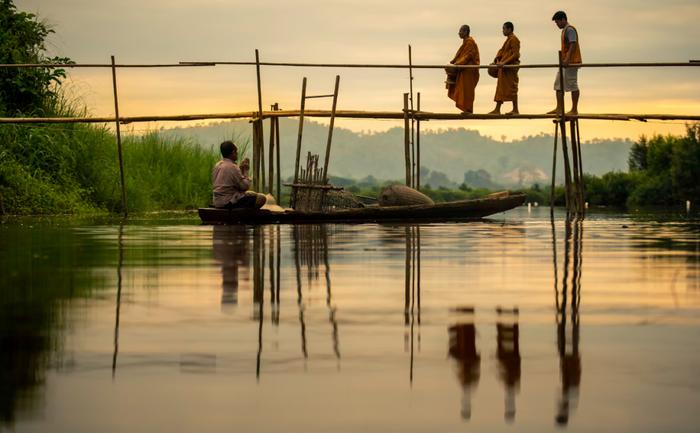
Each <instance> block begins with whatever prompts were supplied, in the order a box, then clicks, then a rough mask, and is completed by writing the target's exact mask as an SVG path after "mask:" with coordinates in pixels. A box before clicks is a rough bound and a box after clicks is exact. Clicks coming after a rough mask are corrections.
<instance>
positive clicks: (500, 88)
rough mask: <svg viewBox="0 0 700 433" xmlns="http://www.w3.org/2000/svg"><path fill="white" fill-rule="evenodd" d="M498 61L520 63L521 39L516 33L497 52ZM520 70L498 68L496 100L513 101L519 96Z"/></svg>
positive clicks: (508, 63)
mask: <svg viewBox="0 0 700 433" xmlns="http://www.w3.org/2000/svg"><path fill="white" fill-rule="evenodd" d="M496 62H497V63H503V64H506V65H518V64H520V39H518V38H517V37H516V36H515V35H514V34H511V35H509V36H508V37H507V38H506V41H505V42H503V46H502V47H501V49H500V50H498V53H497V54H496ZM518 81H519V80H518V70H517V69H511V68H508V69H504V68H499V69H498V83H497V84H496V95H495V96H494V97H493V100H494V101H496V102H504V101H512V100H513V99H515V98H516V97H517V96H518Z"/></svg>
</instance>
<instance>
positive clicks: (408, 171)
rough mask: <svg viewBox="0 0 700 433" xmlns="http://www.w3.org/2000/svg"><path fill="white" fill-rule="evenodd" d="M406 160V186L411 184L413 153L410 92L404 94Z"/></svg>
mask: <svg viewBox="0 0 700 433" xmlns="http://www.w3.org/2000/svg"><path fill="white" fill-rule="evenodd" d="M403 129H404V138H403V146H404V161H405V165H406V186H411V161H410V158H411V155H410V154H409V146H410V144H409V141H410V137H409V133H410V131H409V125H408V93H404V94H403Z"/></svg>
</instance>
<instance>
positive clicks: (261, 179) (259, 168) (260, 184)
mask: <svg viewBox="0 0 700 433" xmlns="http://www.w3.org/2000/svg"><path fill="white" fill-rule="evenodd" d="M255 73H256V77H257V83H258V119H259V120H260V125H259V126H258V128H260V131H259V136H258V140H259V142H258V146H257V158H253V159H255V160H256V162H257V165H256V166H255V179H256V181H255V184H256V185H257V188H256V189H257V190H258V191H259V190H260V189H261V188H264V185H265V137H264V135H263V125H262V114H263V109H262V82H261V79H260V53H259V52H258V50H257V48H256V49H255ZM255 151H256V146H253V152H255Z"/></svg>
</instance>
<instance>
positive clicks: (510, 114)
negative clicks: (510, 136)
mask: <svg viewBox="0 0 700 433" xmlns="http://www.w3.org/2000/svg"><path fill="white" fill-rule="evenodd" d="M514 114H520V112H519V111H518V110H513V111H509V112H507V113H506V116H512V115H514Z"/></svg>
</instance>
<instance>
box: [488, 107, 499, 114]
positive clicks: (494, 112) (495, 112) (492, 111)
mask: <svg viewBox="0 0 700 433" xmlns="http://www.w3.org/2000/svg"><path fill="white" fill-rule="evenodd" d="M486 114H501V110H497V109H495V108H494V109H493V110H491V111H489V112H488V113H486Z"/></svg>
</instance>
